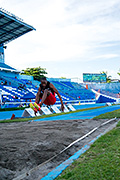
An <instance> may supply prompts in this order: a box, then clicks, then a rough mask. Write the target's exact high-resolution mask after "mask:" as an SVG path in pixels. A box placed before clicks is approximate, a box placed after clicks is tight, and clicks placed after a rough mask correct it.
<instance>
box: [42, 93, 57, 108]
mask: <svg viewBox="0 0 120 180" xmlns="http://www.w3.org/2000/svg"><path fill="white" fill-rule="evenodd" d="M40 99H42V98H40ZM55 102H56V97H55V94H52V93H50V95H49V96H47V98H46V99H45V101H44V104H46V105H53V104H55Z"/></svg>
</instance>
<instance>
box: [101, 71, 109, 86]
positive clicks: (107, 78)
mask: <svg viewBox="0 0 120 180" xmlns="http://www.w3.org/2000/svg"><path fill="white" fill-rule="evenodd" d="M100 74H106V82H107V83H110V82H111V77H112V76H108V72H107V71H106V72H105V71H102V72H100Z"/></svg>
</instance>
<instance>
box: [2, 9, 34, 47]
mask: <svg viewBox="0 0 120 180" xmlns="http://www.w3.org/2000/svg"><path fill="white" fill-rule="evenodd" d="M32 30H35V28H34V27H32V26H30V25H28V24H26V23H24V22H23V20H22V19H20V18H19V17H17V16H15V15H14V14H11V13H9V12H8V11H6V10H4V9H2V8H0V44H6V43H8V42H10V41H12V40H14V39H16V38H18V37H20V36H22V35H24V34H26V33H27V32H30V31H32Z"/></svg>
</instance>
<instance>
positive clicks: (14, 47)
mask: <svg viewBox="0 0 120 180" xmlns="http://www.w3.org/2000/svg"><path fill="white" fill-rule="evenodd" d="M0 7H1V8H4V9H5V10H7V11H9V12H11V13H13V14H15V15H16V16H18V17H20V18H22V19H23V20H24V22H25V23H27V24H29V25H32V26H33V27H34V28H35V29H36V31H32V32H29V33H27V34H25V35H23V36H21V37H19V38H18V39H16V40H14V41H11V42H9V43H8V44H7V49H5V63H6V64H8V65H11V66H12V67H14V68H16V69H18V70H22V69H26V68H28V67H29V68H31V67H38V66H41V67H42V68H46V71H47V72H48V75H47V76H48V77H54V78H55V77H56V78H60V77H66V78H72V79H76V78H79V79H80V80H82V74H83V73H100V72H102V71H105V72H106V71H107V73H108V75H111V76H112V78H119V77H120V76H118V75H117V72H119V71H120V0H34V1H33V0H0Z"/></svg>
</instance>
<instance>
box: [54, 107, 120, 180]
mask: <svg viewBox="0 0 120 180" xmlns="http://www.w3.org/2000/svg"><path fill="white" fill-rule="evenodd" d="M108 117H109V118H112V117H120V110H116V111H114V113H113V112H110V113H105V114H104V115H100V116H98V117H95V118H94V119H99V118H100V119H101V118H104V119H108ZM66 179H67V180H119V179H120V121H119V123H118V125H117V127H116V128H114V129H113V130H111V131H110V132H108V133H107V134H105V135H103V136H102V137H100V138H99V139H98V140H97V141H96V142H95V143H94V144H93V145H92V146H91V147H90V149H89V150H88V151H86V152H85V153H84V154H83V155H81V156H80V158H79V159H78V160H76V161H75V162H74V163H73V164H72V165H71V166H70V167H69V168H67V169H66V170H65V171H64V172H63V173H62V174H61V175H60V176H59V177H58V178H56V180H66Z"/></svg>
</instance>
